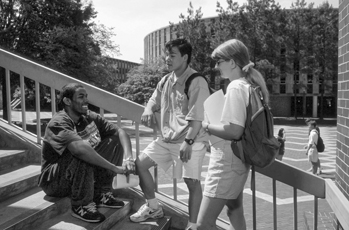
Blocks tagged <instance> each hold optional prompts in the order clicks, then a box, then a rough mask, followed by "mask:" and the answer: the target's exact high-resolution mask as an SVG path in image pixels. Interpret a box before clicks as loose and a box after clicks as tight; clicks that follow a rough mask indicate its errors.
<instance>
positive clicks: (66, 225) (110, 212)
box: [35, 199, 132, 230]
mask: <svg viewBox="0 0 349 230" xmlns="http://www.w3.org/2000/svg"><path fill="white" fill-rule="evenodd" d="M122 200H124V199H122ZM124 201H125V206H124V207H123V208H121V209H112V208H98V210H99V211H100V212H101V213H102V214H104V215H105V217H106V220H105V221H103V222H101V223H88V222H85V221H83V220H80V219H77V218H75V217H73V216H72V215H71V211H70V210H69V211H67V212H65V213H63V214H61V215H58V216H56V217H54V218H52V219H50V220H48V221H46V222H44V223H42V225H40V226H37V227H36V228H35V229H36V230H47V229H50V230H56V229H59V230H92V229H93V230H97V229H100V230H102V229H110V228H111V226H113V225H115V224H116V223H117V222H119V221H121V220H123V219H124V218H125V217H126V216H127V215H128V214H129V212H130V211H131V207H132V202H131V201H130V200H124Z"/></svg>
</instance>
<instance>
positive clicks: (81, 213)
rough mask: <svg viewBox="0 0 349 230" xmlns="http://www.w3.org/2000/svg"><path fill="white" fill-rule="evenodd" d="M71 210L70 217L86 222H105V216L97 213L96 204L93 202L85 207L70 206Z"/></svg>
mask: <svg viewBox="0 0 349 230" xmlns="http://www.w3.org/2000/svg"><path fill="white" fill-rule="evenodd" d="M71 210H72V213H71V215H72V216H73V217H76V218H78V219H80V220H83V221H86V222H91V223H98V222H102V221H103V220H105V216H104V215H103V214H102V213H100V212H98V210H97V207H96V204H95V203H94V202H92V203H90V204H88V205H86V206H82V205H80V206H79V205H72V208H71Z"/></svg>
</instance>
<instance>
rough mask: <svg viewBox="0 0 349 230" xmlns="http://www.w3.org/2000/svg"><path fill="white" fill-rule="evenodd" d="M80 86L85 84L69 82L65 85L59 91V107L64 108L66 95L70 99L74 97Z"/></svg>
mask: <svg viewBox="0 0 349 230" xmlns="http://www.w3.org/2000/svg"><path fill="white" fill-rule="evenodd" d="M79 88H84V86H83V85H81V84H80V83H69V84H66V85H65V86H63V88H62V90H61V91H60V93H59V99H58V108H59V109H64V106H65V104H64V102H63V99H64V98H65V97H66V98H69V99H73V96H74V94H75V92H76V90H77V89H79Z"/></svg>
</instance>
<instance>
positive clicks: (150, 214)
mask: <svg viewBox="0 0 349 230" xmlns="http://www.w3.org/2000/svg"><path fill="white" fill-rule="evenodd" d="M162 217H164V211H163V210H162V207H161V206H159V208H158V209H152V208H150V207H149V206H148V204H147V203H145V204H143V205H142V207H140V208H139V210H138V212H136V213H135V214H133V215H132V216H130V220H131V221H132V222H142V221H145V220H146V219H149V218H152V219H158V218H162Z"/></svg>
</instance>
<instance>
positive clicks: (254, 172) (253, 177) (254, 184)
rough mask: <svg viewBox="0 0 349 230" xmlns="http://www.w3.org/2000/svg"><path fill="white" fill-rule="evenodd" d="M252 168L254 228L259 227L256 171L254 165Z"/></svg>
mask: <svg viewBox="0 0 349 230" xmlns="http://www.w3.org/2000/svg"><path fill="white" fill-rule="evenodd" d="M251 168H252V173H251V174H252V175H251V189H252V215H253V230H256V229H257V216H256V215H257V214H256V213H257V211H256V177H255V176H256V171H255V168H254V166H253V165H252V166H251Z"/></svg>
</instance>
